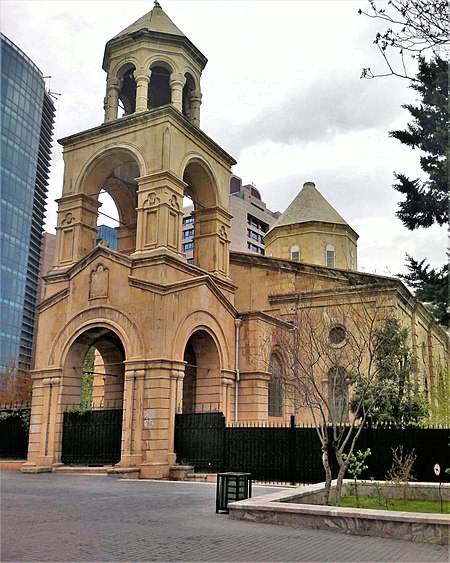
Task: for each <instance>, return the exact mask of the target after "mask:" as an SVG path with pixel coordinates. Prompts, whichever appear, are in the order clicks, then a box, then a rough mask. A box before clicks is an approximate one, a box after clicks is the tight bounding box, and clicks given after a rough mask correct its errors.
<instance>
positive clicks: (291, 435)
mask: <svg viewBox="0 0 450 563" xmlns="http://www.w3.org/2000/svg"><path fill="white" fill-rule="evenodd" d="M289 428H290V429H289V476H290V481H291V485H295V483H296V471H295V466H296V463H295V461H296V455H298V453H297V452H296V451H295V449H296V448H295V446H296V440H295V434H296V430H295V415H293V414H291V421H290V425H289Z"/></svg>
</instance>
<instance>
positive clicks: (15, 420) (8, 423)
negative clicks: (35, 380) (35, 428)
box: [0, 404, 30, 460]
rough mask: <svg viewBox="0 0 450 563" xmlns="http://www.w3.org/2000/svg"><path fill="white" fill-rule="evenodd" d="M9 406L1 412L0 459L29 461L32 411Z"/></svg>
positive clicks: (21, 406) (18, 406)
mask: <svg viewBox="0 0 450 563" xmlns="http://www.w3.org/2000/svg"><path fill="white" fill-rule="evenodd" d="M5 406H6V405H5ZM5 406H4V407H5ZM7 406H8V407H9V408H6V409H5V408H3V409H2V410H1V411H0V459H5V460H6V459H27V453H28V435H29V428H30V409H29V408H23V405H22V404H21V405H17V408H11V405H10V404H8V405H7Z"/></svg>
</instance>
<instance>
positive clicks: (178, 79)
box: [169, 72, 186, 87]
mask: <svg viewBox="0 0 450 563" xmlns="http://www.w3.org/2000/svg"><path fill="white" fill-rule="evenodd" d="M169 80H170V85H171V86H173V85H174V84H180V85H181V87H183V86H184V85H185V84H186V77H184V76H183V75H182V74H180V73H178V72H173V73H172V74H171V75H170V79H169Z"/></svg>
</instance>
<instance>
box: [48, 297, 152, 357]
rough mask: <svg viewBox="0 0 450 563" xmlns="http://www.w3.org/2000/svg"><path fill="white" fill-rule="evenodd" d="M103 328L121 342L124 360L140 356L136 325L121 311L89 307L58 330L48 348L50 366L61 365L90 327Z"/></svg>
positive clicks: (140, 339) (142, 347)
mask: <svg viewBox="0 0 450 563" xmlns="http://www.w3.org/2000/svg"><path fill="white" fill-rule="evenodd" d="M97 327H98V328H100V327H104V328H107V329H109V330H111V331H113V332H115V333H116V334H117V335H118V337H119V338H120V339H121V341H122V343H123V347H124V351H125V356H126V358H127V359H131V358H140V357H142V356H143V351H144V343H143V339H142V336H141V334H140V332H139V330H138V329H137V327H136V325H135V323H133V321H131V319H129V318H128V317H127V316H126V315H125V314H124V313H123V312H121V311H119V310H117V309H113V308H111V307H92V308H89V309H84V310H83V311H80V312H79V313H78V314H77V315H75V317H73V318H72V319H71V320H70V321H69V322H67V323H66V324H65V325H64V327H63V328H62V329H61V330H60V331H59V333H58V334H57V336H56V338H55V339H54V340H53V342H52V345H51V347H50V354H49V357H48V365H49V366H62V365H64V363H65V358H66V355H67V352H68V350H69V349H70V347H71V345H72V344H73V342H75V340H76V339H77V338H78V337H79V336H80V335H81V334H82V333H83V332H85V331H86V330H88V329H90V328H97Z"/></svg>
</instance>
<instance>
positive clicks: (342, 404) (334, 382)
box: [328, 366, 349, 424]
mask: <svg viewBox="0 0 450 563" xmlns="http://www.w3.org/2000/svg"><path fill="white" fill-rule="evenodd" d="M348 407H349V405H348V374H347V372H346V371H345V369H344V368H343V367H342V366H333V367H332V368H331V369H330V371H329V372H328V410H329V416H330V422H334V423H336V424H343V423H345V422H347V421H348Z"/></svg>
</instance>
